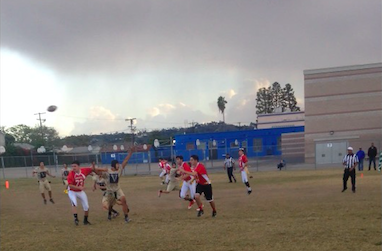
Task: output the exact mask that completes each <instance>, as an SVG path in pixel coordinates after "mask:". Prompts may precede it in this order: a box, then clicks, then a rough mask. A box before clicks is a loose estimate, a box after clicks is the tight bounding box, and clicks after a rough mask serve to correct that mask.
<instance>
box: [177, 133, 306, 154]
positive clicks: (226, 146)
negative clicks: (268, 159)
mask: <svg viewBox="0 0 382 251" xmlns="http://www.w3.org/2000/svg"><path fill="white" fill-rule="evenodd" d="M303 131H304V127H303V126H292V127H281V128H268V129H259V130H242V131H229V132H216V133H195V134H185V135H176V136H175V140H176V144H175V151H176V155H183V157H184V158H185V159H189V158H190V156H191V155H192V154H197V155H199V157H200V158H201V159H218V158H222V156H223V155H225V154H226V153H230V154H231V155H232V156H233V157H235V158H236V157H237V156H238V149H239V147H243V148H245V149H246V154H247V156H248V157H262V156H267V155H281V150H282V145H281V138H282V135H284V134H289V133H298V132H303Z"/></svg>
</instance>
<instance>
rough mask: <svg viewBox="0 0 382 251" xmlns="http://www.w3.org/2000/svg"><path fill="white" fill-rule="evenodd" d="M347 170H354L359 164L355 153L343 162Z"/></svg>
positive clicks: (346, 157)
mask: <svg viewBox="0 0 382 251" xmlns="http://www.w3.org/2000/svg"><path fill="white" fill-rule="evenodd" d="M342 162H343V164H344V166H345V168H348V169H349V168H352V167H354V166H355V164H356V163H358V157H357V155H355V154H354V153H352V154H348V155H346V156H345V157H344V160H343V161H342Z"/></svg>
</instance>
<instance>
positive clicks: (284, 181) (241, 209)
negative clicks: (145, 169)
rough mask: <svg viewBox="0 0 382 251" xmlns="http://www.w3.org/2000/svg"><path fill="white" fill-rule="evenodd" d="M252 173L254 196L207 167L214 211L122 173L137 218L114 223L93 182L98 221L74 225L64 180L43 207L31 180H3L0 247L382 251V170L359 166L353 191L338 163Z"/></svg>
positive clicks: (149, 181)
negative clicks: (193, 206)
mask: <svg viewBox="0 0 382 251" xmlns="http://www.w3.org/2000/svg"><path fill="white" fill-rule="evenodd" d="M254 176H255V177H254V179H252V180H250V182H251V184H252V187H253V189H254V192H253V193H252V195H250V196H248V195H246V190H245V187H244V185H243V184H241V183H236V184H234V183H232V184H229V183H227V180H226V175H225V174H223V173H220V174H211V175H210V177H211V178H212V180H213V189H214V198H215V201H216V205H217V210H218V217H217V218H212V217H211V209H210V207H209V205H205V214H204V215H203V216H202V217H201V218H197V217H196V211H195V209H192V210H187V203H186V202H184V201H182V200H180V199H178V197H177V192H174V193H172V194H169V195H163V196H162V197H161V198H158V197H157V194H156V191H157V189H159V188H163V187H161V186H160V185H159V179H158V178H157V177H143V176H142V177H125V178H123V179H122V180H121V182H122V188H123V190H124V192H125V194H126V196H127V199H128V203H129V205H130V207H131V211H132V212H131V218H132V219H133V221H132V222H131V223H130V224H124V223H123V219H122V217H121V216H120V217H118V218H117V219H115V220H113V221H111V222H108V221H107V220H106V213H105V212H103V211H102V210H101V206H100V200H101V193H100V192H99V191H96V192H92V191H91V189H90V188H89V189H87V194H88V197H89V203H90V207H91V211H90V218H89V220H90V221H91V222H92V224H93V225H92V226H83V225H80V226H78V227H76V226H74V224H73V216H72V214H71V213H70V204H69V200H68V197H67V195H65V194H64V193H63V186H62V184H61V183H60V182H59V180H58V179H55V180H54V179H51V180H53V182H52V188H53V193H54V194H53V195H54V199H55V200H56V204H55V205H52V204H48V205H43V203H42V199H41V197H40V195H39V192H38V187H37V182H36V181H35V180H32V179H17V180H11V181H10V185H11V188H10V189H9V190H5V189H4V186H2V188H1V250H4V251H5V250H39V251H41V250H48V251H49V250H71V251H74V250H113V249H114V250H129V251H131V250H198V251H201V250H211V251H212V250H213V251H214V250H240V251H244V250H283V251H286V250H368V251H370V250H381V247H382V246H381V244H382V243H381V178H380V173H379V172H374V171H370V172H364V177H363V178H360V175H359V174H358V177H357V182H358V183H357V189H358V190H357V193H356V194H353V193H351V190H350V189H349V190H348V191H346V192H345V193H341V188H342V183H341V182H342V180H341V179H342V171H341V170H338V169H337V170H334V169H333V170H319V171H314V170H312V171H287V172H259V173H254ZM349 182H350V180H349ZM90 183H91V180H90V179H88V180H87V187H90ZM117 209H118V210H119V211H121V209H120V208H117ZM82 215H83V213H82V212H80V214H79V216H80V219H82Z"/></svg>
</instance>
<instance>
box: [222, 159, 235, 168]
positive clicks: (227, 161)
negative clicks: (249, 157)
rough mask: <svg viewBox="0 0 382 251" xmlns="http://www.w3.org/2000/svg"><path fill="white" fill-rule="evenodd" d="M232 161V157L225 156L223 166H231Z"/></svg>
mask: <svg viewBox="0 0 382 251" xmlns="http://www.w3.org/2000/svg"><path fill="white" fill-rule="evenodd" d="M233 163H235V160H233V158H232V157H229V158H228V159H227V158H225V160H224V166H225V167H226V168H230V167H233Z"/></svg>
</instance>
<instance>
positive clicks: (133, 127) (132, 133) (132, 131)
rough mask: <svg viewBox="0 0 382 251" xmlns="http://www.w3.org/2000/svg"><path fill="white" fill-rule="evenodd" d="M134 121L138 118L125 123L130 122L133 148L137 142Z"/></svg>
mask: <svg viewBox="0 0 382 251" xmlns="http://www.w3.org/2000/svg"><path fill="white" fill-rule="evenodd" d="M134 120H136V118H132V119H125V121H130V126H129V127H130V132H131V142H132V147H134V142H135V138H134V136H135V129H136V127H135V126H133V124H134Z"/></svg>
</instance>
